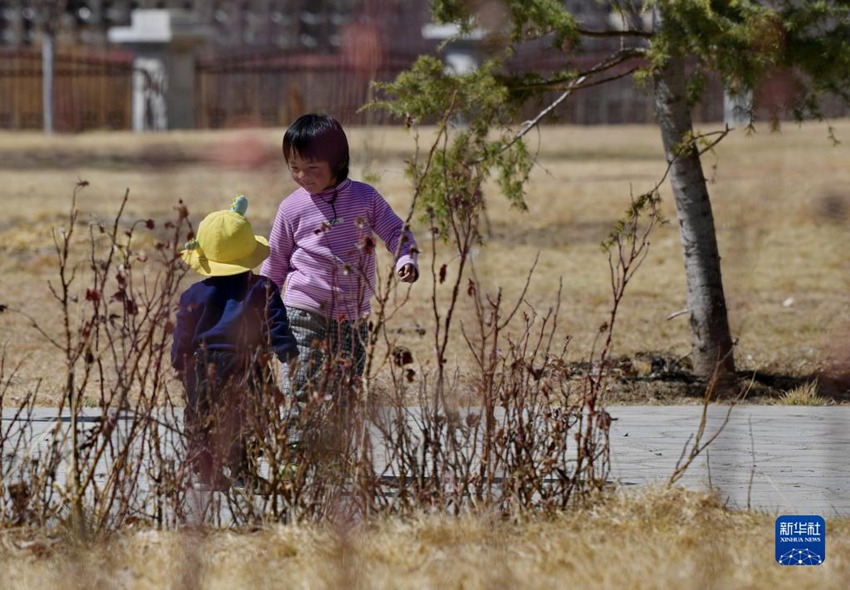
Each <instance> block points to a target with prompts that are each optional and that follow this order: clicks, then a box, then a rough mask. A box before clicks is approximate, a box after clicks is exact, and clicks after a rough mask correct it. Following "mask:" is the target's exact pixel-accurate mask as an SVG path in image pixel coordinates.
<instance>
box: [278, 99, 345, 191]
mask: <svg viewBox="0 0 850 590" xmlns="http://www.w3.org/2000/svg"><path fill="white" fill-rule="evenodd" d="M293 153H296V154H298V155H299V156H301V157H302V158H306V159H308V160H321V161H326V162H328V163H329V164H330V167H331V173H332V174H333V175H334V178H335V179H336V182H337V183H340V182H342V181H343V180H345V179H346V178H348V162H349V155H348V138H346V137H345V131H343V130H342V125H340V124H339V121H337V120H336V119H334V118H333V117H331V116H330V115H318V114H315V113H310V114H308V115H302V116H300V117H298V118H297V119H296V120H295V122H294V123H292V125H290V126H289V129H287V130H286V133H284V134H283V157H284V159H285V160H286V162H287V163H289V158H290V157H291V156H292V154H293Z"/></svg>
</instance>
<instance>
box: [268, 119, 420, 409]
mask: <svg viewBox="0 0 850 590" xmlns="http://www.w3.org/2000/svg"><path fill="white" fill-rule="evenodd" d="M283 157H284V159H285V160H286V163H287V165H288V166H289V171H290V173H291V174H292V179H293V180H294V181H295V182H296V183H297V184H298V186H299V188H298V189H296V190H295V191H294V192H293V193H292V194H290V195H289V196H288V197H287V198H286V199H284V200H283V202H282V203H281V204H280V207H279V208H278V211H277V215H276V216H275V220H274V225H273V226H272V230H271V236H270V237H269V245H270V246H271V254H270V255H269V257H268V258H267V259H266V261H265V262H264V263H263V266H262V268H261V270H260V274H262V275H264V276H266V277H268V278H270V279H271V280H272V281H273V282H274V283H275V284H276V285H278V286H279V287H280V289H281V291H283V292H284V298H283V301H284V304H285V305H286V311H287V315H288V318H289V323H290V327H291V329H292V332H293V333H294V334H295V337H296V339H297V341H298V352H299V359H298V362H297V364H296V366H295V368H294V371H289V370H287V369H284V371H283V391H284V393H285V394H291V395H294V396H295V398H296V399H298V400H300V401H306V399H308V398H309V396H310V395H311V394H312V393H313V392H314V391H315V390H316V386H317V385H318V384H319V383H320V377H321V375H322V373H323V371H322V369H323V366H324V365H325V364H326V363H327V362H333V363H334V365H335V366H336V367H338V368H339V367H348V368H350V371H349V373H350V376H352V377H357V376H359V375H361V374H362V372H363V369H364V364H365V347H366V338H367V336H368V334H367V324H366V318H367V316H368V315H369V313H370V300H371V298H372V295H373V294H374V283H375V240H374V235H375V234H377V235H378V237H380V238H381V240H382V241H383V242H384V245H385V246H386V247H387V250H389V251H390V252H391V253H392V254H393V256H394V257H395V261H396V264H395V270H396V273H397V275H398V278H399V280H401V281H403V282H407V283H412V282H414V281H416V280H417V279H418V278H419V269H418V266H417V261H416V256H417V252H418V251H417V248H416V241H415V240H414V237H413V234H412V232H411V231H410V230H409V228H408V227H407V226H406V225H405V223H404V222H403V221H402V220H401V219H400V218H399V217H398V215H396V214H395V212H393V210H392V208H391V207H390V206H389V204H388V203H387V202H386V201H385V200H384V198H383V197H382V196H381V195H380V193H378V191H377V190H375V188H374V187H372V186H370V185H368V184H366V183H363V182H358V181H355V180H351V179H349V178H348V166H349V151H348V140H347V138H346V136H345V132H344V131H343V129H342V126H341V125H340V124H339V122H338V121H336V120H335V119H334V118H333V117H331V116H330V115H318V114H309V115H304V116H302V117H300V118H298V119H297V120H296V121H295V122H294V123H293V124H292V125H291V126H290V127H289V129H287V131H286V133H285V134H284V136H283ZM334 393H335V392H332V391H330V392H329V391H323V392H321V394H322V395H327V394H331V395H333V394H334Z"/></svg>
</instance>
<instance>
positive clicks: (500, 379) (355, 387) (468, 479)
mask: <svg viewBox="0 0 850 590" xmlns="http://www.w3.org/2000/svg"><path fill="white" fill-rule="evenodd" d="M446 125H447V123H446ZM446 128H448V127H446ZM439 142H440V139H439V137H438V138H437V140H436V142H435V144H434V145H433V146H432V147H431V149H430V150H429V151H428V152H427V153H428V157H429V158H430V157H434V154H435V153H436V152H437V150H438V146H439ZM423 166H424V167H426V168H427V166H428V164H427V161H426V162H425V163H424V164H423ZM421 169H422V168H420V170H421ZM420 180H422V179H421V178H420ZM462 180H463V179H462ZM467 181H468V183H467V184H464V183H466V182H467ZM421 186H422V185H421V183H420V184H418V185H417V188H416V192H415V195H414V203H413V206H412V207H411V215H412V211H413V210H414V208H415V204H416V198H417V195H418V194H419V190H420V189H421ZM81 188H83V186H82V184H81V185H80V186H78V187H77V189H76V190H75V193H74V198H73V199H72V203H71V208H70V212H69V216H68V223H67V226H66V227H65V228H64V229H61V230H57V231H56V233H55V235H54V245H55V250H56V254H57V270H58V280H57V282H56V283H55V284H54V283H51V284H50V287H49V288H50V292H51V294H52V296H53V298H54V299H55V301H56V302H57V304H58V308H59V317H60V322H59V324H58V329H56V326H43V325H40V324H38V323H37V322H35V321H33V322H32V324H33V327H34V328H35V329H36V330H37V331H38V332H40V333H41V335H42V336H43V337H44V338H45V339H47V341H48V342H50V343H51V344H52V345H53V346H54V347H55V348H56V349H57V351H58V353H60V354H62V355H63V358H64V361H65V371H66V374H65V388H64V396H63V399H62V402H61V404H60V407H59V408H56V414H55V417H54V418H53V420H54V424H53V425H52V426H51V428H49V429H48V430H47V431H46V432H45V434H44V435H42V438H41V439H39V440H38V441H37V443H38V444H36V445H35V446H33V444H32V441H33V435H32V431H31V429H30V430H27V428H29V427H28V426H27V424H28V422H27V418H28V417H29V416H31V415H32V413H33V400H34V398H35V392H33V393H32V395H29V396H27V398H26V399H25V400H24V401H23V402H21V403H20V404H19V406H18V409H17V410H15V416H14V419H13V420H4V422H2V423H0V442H2V449H3V455H2V461H3V462H2V463H0V521H2V522H3V523H13V524H16V525H36V526H47V525H56V524H61V525H64V526H65V527H67V529H68V530H69V531H71V532H73V534H74V535H76V537H78V538H81V539H88V538H91V537H92V536H95V535H99V534H101V533H106V532H109V531H113V530H116V529H119V528H121V527H124V526H127V525H129V524H133V523H138V522H142V523H146V524H148V525H150V526H155V527H158V528H174V527H177V526H183V525H187V524H188V525H197V526H251V525H256V524H261V523H264V522H269V521H276V522H296V521H303V520H314V521H319V520H328V519H332V520H334V521H337V522H345V521H351V520H358V519H363V518H368V517H370V516H372V515H375V514H398V513H401V514H404V513H411V512H414V511H421V510H423V509H425V510H439V511H447V512H451V513H461V512H467V511H475V510H488V511H496V512H498V513H503V514H510V513H517V512H522V511H529V510H531V511H556V510H562V509H565V508H568V507H570V506H572V505H574V503H575V502H577V501H579V500H581V499H585V498H587V497H588V495H589V494H592V493H593V492H594V491H597V490H600V489H601V488H603V487H604V486H606V485H607V477H608V472H609V442H608V430H609V427H610V420H611V419H610V416H609V415H608V413H607V412H606V411H605V409H604V404H605V399H604V396H605V391H606V387H605V380H606V378H607V374H608V369H609V367H608V365H609V361H608V358H609V353H610V350H611V345H612V338H613V330H614V325H615V323H616V318H617V313H618V309H619V304H620V301H621V300H622V298H623V296H624V294H625V289H626V286H627V284H628V282H629V280H630V278H631V277H632V276H633V274H634V272H635V270H636V269H637V268H638V267H639V265H640V262H641V261H642V260H643V258H644V257H645V256H646V252H647V249H648V247H649V241H648V235H649V233H650V231H651V230H652V228H653V227H654V226H655V224H657V223H658V222H659V220H660V216H659V213H658V210H657V202H658V199H657V195H655V194H650V195H647V196H645V197H642V198H641V199H636V200H635V201H634V203H633V206H632V207H631V208H630V209H629V212H628V213H627V216H626V218H625V219H624V221H623V223H621V224H620V225H618V226H617V227H616V228H615V229H614V231H613V233H612V235H611V239H610V240H609V241H608V242H607V243H606V244H605V246H606V249H607V251H608V253H609V261H610V267H611V286H612V296H613V303H612V308H611V313H610V316H609V318H608V321H607V322H606V323H605V325H603V326H602V327H601V328H600V331H599V345H598V347H597V348H595V351H594V355H593V358H591V359H589V360H590V363H591V366H592V367H593V369H592V370H591V371H589V372H588V373H586V374H584V375H582V376H581V377H580V378H576V376H575V375H573V374H572V373H571V371H570V368H569V365H568V363H567V362H566V360H565V358H566V353H567V351H568V348H569V344H570V339H569V338H566V339H559V338H557V337H556V333H557V327H558V321H559V314H560V294H559V295H558V297H557V298H556V300H555V301H554V302H553V304H552V305H551V306H550V307H549V308H548V309H546V310H537V309H535V308H534V307H532V306H531V305H530V304H529V303H528V302H527V301H526V293H527V290H528V288H529V286H530V284H531V282H532V280H533V271H534V265H533V266H532V267H531V269H530V270H529V272H528V278H527V281H526V286H525V289H524V290H523V292H522V293H520V295H519V296H518V297H517V298H516V299H515V300H513V301H506V300H505V297H504V295H503V293H502V292H501V291H500V290H498V289H497V290H496V291H495V292H492V293H491V292H488V290H487V287H486V286H485V285H484V284H483V282H482V281H481V279H480V277H479V275H478V272H477V269H476V266H475V261H474V257H473V256H472V252H473V249H474V248H475V247H477V245H478V244H479V243H480V241H481V235H480V232H479V227H478V224H479V221H480V220H481V218H482V215H483V196H482V194H481V191H480V182H478V181H477V180H476V178H475V174H474V173H473V172H470V175H469V178H468V179H466V180H463V182H461V183H460V184H457V183H454V184H452V185H451V187H449V188H451V190H452V191H454V192H452V195H451V197H450V198H451V206H450V207H449V208H448V210H447V211H448V214H447V215H446V216H444V217H442V218H441V219H440V221H439V222H438V221H437V220H436V219H435V217H434V215H433V214H432V216H431V221H432V231H431V241H432V243H431V256H430V261H429V264H428V266H429V267H430V268H429V271H430V274H431V278H432V284H433V288H432V291H431V302H432V306H431V307H432V312H433V317H432V318H431V319H432V324H431V326H432V328H431V331H430V332H431V335H432V337H433V354H434V358H433V363H430V364H426V363H423V362H419V364H418V371H417V369H416V368H414V367H416V366H417V365H416V362H415V360H414V358H413V357H412V355H411V354H410V353H409V351H407V350H406V349H405V348H404V345H403V343H402V342H400V341H399V340H398V333H397V331H396V330H394V329H393V328H392V320H393V318H394V316H395V314H396V313H397V311H398V310H399V309H400V307H401V306H403V305H404V304H405V303H406V302H407V298H408V296H409V291H408V292H407V293H406V294H403V296H402V297H400V298H399V297H393V296H391V294H393V293H396V292H397V289H396V285H395V276H394V274H393V273H391V272H390V273H387V274H386V275H385V276H382V277H380V280H379V284H378V285H376V290H377V293H376V300H375V305H374V309H375V311H374V313H373V315H372V317H371V318H370V319H369V321H368V324H366V325H365V326H364V327H365V328H367V333H368V337H367V338H368V340H367V342H363V343H361V344H363V345H365V346H366V348H367V355H366V363H365V369H364V371H363V373H362V375H360V374H358V371H357V370H354V369H353V367H352V362H351V359H350V358H349V357H348V356H347V355H345V354H343V353H342V352H341V350H340V349H338V345H339V342H338V340H339V339H337V341H334V339H332V338H329V339H328V340H327V341H326V342H319V343H316V346H317V350H321V351H322V352H323V355H322V359H323V360H322V363H323V364H322V367H321V369H322V370H321V371H320V372H319V378H318V379H317V380H316V382H315V383H313V387H312V390H311V392H310V395H309V396H308V397H307V398H306V399H304V400H298V401H296V400H292V399H283V397H282V396H281V394H280V391H279V390H278V388H277V385H276V383H275V381H276V377H275V376H276V373H277V370H278V369H277V366H276V363H272V362H271V360H270V359H269V358H266V356H262V357H258V358H256V359H255V360H256V361H257V366H258V367H260V368H261V370H262V372H263V374H262V375H260V376H259V381H260V383H261V384H262V387H261V388H260V390H259V394H258V395H256V396H253V397H249V398H248V399H245V400H240V401H238V402H237V401H234V403H238V404H240V405H239V407H238V408H236V409H237V410H238V415H239V419H238V420H237V422H236V429H235V430H228V431H226V432H225V434H226V435H227V437H231V438H233V437H236V438H238V440H239V443H240V444H241V445H243V446H244V456H245V465H244V471H243V472H241V473H231V475H232V476H233V477H232V478H231V480H230V481H229V482H228V485H225V486H223V488H222V489H220V490H213V491H202V490H198V489H196V488H195V487H193V485H192V484H193V474H192V452H193V449H192V445H191V444H190V441H188V440H187V434H188V433H187V432H186V427H185V425H184V423H183V420H182V413H181V406H182V405H183V401H184V400H183V396H182V392H175V391H173V390H172V388H170V373H169V371H170V368H169V363H168V362H167V357H168V349H169V346H170V334H171V331H172V329H173V324H172V321H173V320H172V316H173V311H174V307H175V301H176V297H177V294H178V292H179V288H180V281H181V279H182V277H183V274H184V272H185V267H183V266H182V265H181V264H180V263H178V259H179V254H178V253H179V250H180V247H181V244H182V243H183V240H184V239H185V238H186V237H187V236H188V235H190V234H191V232H192V228H191V226H190V224H189V223H188V211H187V210H186V208H185V207H184V206H183V205H182V203H181V204H179V205H178V207H177V208H176V211H177V215H176V220H174V221H172V222H169V223H167V224H165V227H164V228H163V229H164V231H163V234H162V235H164V236H165V237H161V236H159V237H158V234H156V229H157V228H156V224H155V223H154V222H153V221H150V220H140V221H137V222H134V223H131V224H129V226H127V225H125V223H124V222H123V214H124V207H125V205H126V203H127V199H128V197H129V195H128V194H126V193H125V195H124V197H123V199H122V201H121V205H120V207H119V210H118V213H117V215H116V216H115V219H114V221H113V223H112V224H111V225H109V226H108V227H107V226H104V225H102V224H100V223H98V222H92V223H90V224H89V226H88V227H89V232H88V235H87V236H86V243H87V249H88V252H87V255H86V262H85V265H79V264H77V263H76V262H75V253H76V252H77V250H76V249H75V245H76V244H77V242H76V241H75V231H76V228H77V221H78V220H77V217H78V210H77V204H76V194H77V191H78V190H80V189H81ZM140 234H144V235H140ZM143 243H146V244H148V245H151V250H150V253H147V252H144V251H143V250H142V249H141V247H140V245H139V244H143ZM444 250H447V251H448V254H449V257H448V259H449V260H451V261H452V262H451V264H453V265H456V268H452V269H451V271H452V272H451V273H449V272H447V271H448V269H447V265H446V264H442V263H440V260H441V258H440V256H438V253H439V254H440V255H442V253H443V251H444ZM535 264H536V263H535ZM424 266H425V264H423V267H424ZM351 272H359V269H351ZM449 276H451V277H452V278H451V279H448V278H447V277H449ZM78 279H82V280H85V281H87V282H86V284H85V286H84V287H77V286H76V285H75V281H77V280H78ZM463 300H466V301H468V302H469V303H470V304H471V306H470V307H471V309H472V310H473V313H472V316H471V318H472V319H471V320H469V319H467V320H465V321H464V322H460V321H459V319H458V318H459V317H460V314H459V309H460V306H461V304H462V301H463ZM464 303H465V302H464ZM16 311H18V312H19V313H25V312H23V311H20V310H16ZM455 330H460V333H461V334H462V336H463V339H464V341H465V343H466V346H467V347H468V350H469V352H470V354H471V356H472V358H473V359H474V361H473V365H472V366H471V367H464V368H463V369H461V368H460V367H452V366H449V364H448V361H447V358H448V357H449V347H450V343H451V341H452V339H451V338H450V334H452V333H454V331H455ZM355 332H357V330H355ZM258 354H261V355H264V354H265V353H263V352H261V351H260V352H258ZM3 360H4V362H3V363H0V402H4V400H3V395H4V392H5V391H6V390H7V389H8V386H7V385H6V384H7V383H8V382H9V376H8V375H6V373H5V371H6V369H5V366H6V365H5V357H4V358H3ZM381 372H384V374H387V375H388V376H389V379H390V380H389V383H390V386H389V387H388V388H386V390H380V391H379V390H378V387H377V380H376V377H377V375H378V374H380V373H381ZM462 372H463V373H464V379H463V381H462V383H463V384H461V380H460V379H459V377H460V375H461V373H462ZM11 373H12V374H14V369H12V371H11ZM469 384H472V386H471V387H470V385H469ZM4 405H5V404H4ZM226 405H227V404H225V406H226ZM214 411H215V412H225V411H226V412H232V411H234V408H233V407H221V408H217V409H215V410H214ZM215 418H218V419H219V420H217V422H220V423H224V422H225V421H224V420H223V418H224V416H223V415H221V414H219V415H218V416H214V419H215ZM21 424H23V425H24V428H23V429H19V430H14V428H18V426H15V427H13V426H12V425H21ZM222 432H224V431H222ZM296 443H297V444H296ZM24 446H27V447H28V449H26V450H25V449H24V448H23V447H24ZM8 457H14V458H15V459H14V460H13V461H10V460H9V459H8ZM22 457H26V459H21V458H22Z"/></svg>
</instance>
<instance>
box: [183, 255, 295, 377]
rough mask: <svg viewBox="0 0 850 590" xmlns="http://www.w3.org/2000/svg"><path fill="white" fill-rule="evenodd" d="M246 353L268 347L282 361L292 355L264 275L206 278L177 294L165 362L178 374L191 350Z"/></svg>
mask: <svg viewBox="0 0 850 590" xmlns="http://www.w3.org/2000/svg"><path fill="white" fill-rule="evenodd" d="M204 349H206V350H210V351H222V352H233V353H235V354H245V355H246V356H250V355H253V354H255V353H256V352H257V351H258V350H271V351H273V352H274V354H275V355H276V356H277V357H278V358H279V359H280V360H281V361H282V362H285V361H287V360H289V359H290V358H293V357H295V356H296V355H297V354H298V351H297V348H296V342H295V337H294V336H293V335H292V331H291V330H290V329H289V321H288V320H287V318H286V308H284V306H283V301H282V300H281V297H280V290H279V289H278V288H277V285H275V284H274V283H273V282H272V281H270V280H269V279H267V278H266V277H262V276H259V275H255V274H254V273H253V272H250V271H248V272H244V273H241V274H238V275H233V276H229V277H208V278H206V279H204V280H203V281H200V282H198V283H195V284H194V285H192V286H191V287H189V288H188V289H186V291H185V292H184V293H183V295H182V296H181V297H180V307H179V309H178V311H177V325H176V326H175V328H174V342H173V344H172V347H171V364H172V366H173V367H174V368H175V369H177V370H178V371H180V372H184V371H186V370H187V369H189V368H190V366H191V365H189V366H187V359H188V360H189V362H190V363H191V358H192V355H193V354H194V353H195V351H197V350H204Z"/></svg>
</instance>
